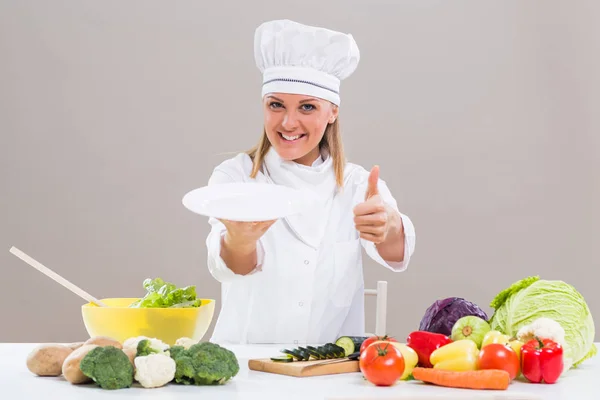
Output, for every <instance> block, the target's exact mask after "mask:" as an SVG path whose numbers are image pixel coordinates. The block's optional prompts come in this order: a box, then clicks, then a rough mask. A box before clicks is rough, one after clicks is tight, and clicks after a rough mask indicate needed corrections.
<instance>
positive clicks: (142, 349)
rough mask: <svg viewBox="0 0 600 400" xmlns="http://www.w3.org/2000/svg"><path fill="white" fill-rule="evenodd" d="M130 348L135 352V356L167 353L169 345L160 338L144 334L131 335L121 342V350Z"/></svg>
mask: <svg viewBox="0 0 600 400" xmlns="http://www.w3.org/2000/svg"><path fill="white" fill-rule="evenodd" d="M127 349H130V350H132V351H135V352H136V357H139V356H146V355H148V354H150V353H165V354H166V355H169V345H168V344H166V343H164V342H163V341H162V340H160V339H156V338H149V337H146V336H137V337H131V338H129V339H127V340H125V342H123V350H127Z"/></svg>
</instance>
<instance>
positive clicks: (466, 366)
mask: <svg viewBox="0 0 600 400" xmlns="http://www.w3.org/2000/svg"><path fill="white" fill-rule="evenodd" d="M478 355H479V348H478V347H477V343H475V342H474V341H472V340H470V339H461V340H457V341H454V342H452V343H449V344H446V345H444V346H442V347H440V348H438V349H436V350H435V351H434V352H433V353H431V356H430V357H429V361H430V362H431V364H432V365H433V368H434V369H441V370H446V371H474V370H476V369H477V356H478Z"/></svg>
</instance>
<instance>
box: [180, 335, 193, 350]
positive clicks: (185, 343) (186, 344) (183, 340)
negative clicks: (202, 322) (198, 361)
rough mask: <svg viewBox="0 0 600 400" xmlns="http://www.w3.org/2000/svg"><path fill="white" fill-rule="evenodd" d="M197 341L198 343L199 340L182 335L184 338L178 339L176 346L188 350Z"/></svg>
mask: <svg viewBox="0 0 600 400" xmlns="http://www.w3.org/2000/svg"><path fill="white" fill-rule="evenodd" d="M196 343H198V341H197V340H194V339H190V338H188V337H182V338H179V339H177V341H176V342H175V346H181V347H183V348H184V349H186V350H187V349H189V348H190V347H192V345H194V344H196Z"/></svg>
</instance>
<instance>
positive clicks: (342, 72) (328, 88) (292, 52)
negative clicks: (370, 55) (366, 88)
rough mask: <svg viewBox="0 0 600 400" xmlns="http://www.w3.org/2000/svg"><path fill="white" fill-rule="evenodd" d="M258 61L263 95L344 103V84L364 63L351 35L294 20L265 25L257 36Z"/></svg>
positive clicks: (256, 55)
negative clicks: (342, 94)
mask: <svg viewBox="0 0 600 400" xmlns="http://www.w3.org/2000/svg"><path fill="white" fill-rule="evenodd" d="M254 58H255V61H256V65H257V67H258V69H259V70H260V72H261V73H262V74H263V85H262V96H264V95H265V94H267V93H274V92H282V93H293V94H304V95H308V96H315V97H319V98H322V99H325V100H329V101H331V102H332V103H334V104H337V105H339V104H340V82H341V81H342V80H343V79H346V78H347V77H349V76H350V75H351V74H352V73H353V72H354V70H355V69H356V67H357V66H358V62H359V60H360V53H359V51H358V47H357V45H356V42H355V41H354V38H353V37H352V35H350V34H345V33H340V32H335V31H332V30H329V29H325V28H319V27H313V26H307V25H303V24H300V23H297V22H294V21H290V20H275V21H269V22H265V23H263V24H261V25H260V26H259V27H258V28H257V29H256V32H255V36H254Z"/></svg>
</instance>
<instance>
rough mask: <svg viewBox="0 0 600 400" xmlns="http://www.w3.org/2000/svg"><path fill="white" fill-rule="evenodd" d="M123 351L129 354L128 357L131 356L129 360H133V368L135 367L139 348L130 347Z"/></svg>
mask: <svg viewBox="0 0 600 400" xmlns="http://www.w3.org/2000/svg"><path fill="white" fill-rule="evenodd" d="M123 352H124V353H125V354H127V357H129V361H131V365H133V369H135V362H134V361H133V360H135V355H136V354H137V350H136V349H132V348H128V349H124V350H123Z"/></svg>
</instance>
